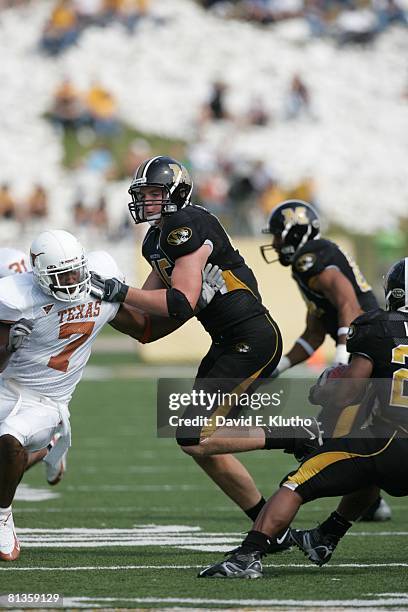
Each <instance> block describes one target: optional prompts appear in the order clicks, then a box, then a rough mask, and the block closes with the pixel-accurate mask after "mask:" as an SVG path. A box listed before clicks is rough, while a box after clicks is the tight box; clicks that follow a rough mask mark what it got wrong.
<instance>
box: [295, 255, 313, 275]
mask: <svg viewBox="0 0 408 612" xmlns="http://www.w3.org/2000/svg"><path fill="white" fill-rule="evenodd" d="M315 261H316V255H315V254H314V253H305V254H304V255H301V256H300V257H299V259H298V260H297V262H296V264H295V266H296V270H299V272H307V270H310V268H312V267H313V266H314V263H315Z"/></svg>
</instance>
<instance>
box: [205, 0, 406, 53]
mask: <svg viewBox="0 0 408 612" xmlns="http://www.w3.org/2000/svg"><path fill="white" fill-rule="evenodd" d="M200 3H201V5H202V6H203V7H204V8H206V9H209V10H212V11H214V12H215V13H216V14H217V15H220V16H222V17H225V18H232V19H241V20H247V21H253V22H256V23H258V24H261V25H269V24H273V23H276V22H279V21H283V20H287V19H292V18H296V17H297V18H299V17H300V18H304V19H305V21H306V23H307V24H308V27H309V32H310V35H311V36H329V37H333V38H334V39H335V40H337V42H338V43H339V45H344V44H346V43H362V44H366V43H369V42H371V41H372V40H373V39H374V38H375V37H376V36H377V34H379V33H380V32H382V31H384V30H385V29H386V28H388V26H390V25H392V24H394V23H400V24H403V25H406V26H407V25H408V12H407V11H406V10H405V9H404V5H403V4H402V3H400V0H362V1H361V0H200Z"/></svg>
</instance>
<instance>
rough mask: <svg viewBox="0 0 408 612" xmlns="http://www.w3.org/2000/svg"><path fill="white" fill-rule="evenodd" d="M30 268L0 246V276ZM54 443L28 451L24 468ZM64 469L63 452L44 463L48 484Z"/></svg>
mask: <svg viewBox="0 0 408 612" xmlns="http://www.w3.org/2000/svg"><path fill="white" fill-rule="evenodd" d="M29 270H31V266H30V263H29V260H28V258H27V256H26V254H25V253H24V252H23V251H20V249H15V248H13V247H2V248H0V278H4V277H5V276H12V275H13V274H23V273H24V272H28V271H29ZM55 441H56V440H55ZM53 444H54V440H52V441H51V443H50V445H49V447H50V448H49V449H48V448H43V449H41V450H39V451H35V452H33V453H28V457H27V464H26V470H27V469H28V468H30V467H31V466H33V465H35V464H36V463H38V462H39V461H41V460H42V459H43V458H44V457H46V455H47V454H48V451H49V450H50V449H51V447H52V446H53ZM65 469H66V457H65V454H64V456H63V457H62V458H61V461H60V462H59V464H58V465H56V466H53V465H50V464H49V463H46V474H45V475H46V479H47V482H48V484H50V485H56V484H58V483H59V482H60V480H61V478H62V476H63V474H64V472H65Z"/></svg>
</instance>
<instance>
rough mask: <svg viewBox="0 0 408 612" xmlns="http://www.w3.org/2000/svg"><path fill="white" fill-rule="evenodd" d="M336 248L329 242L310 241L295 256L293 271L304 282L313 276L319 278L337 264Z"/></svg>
mask: <svg viewBox="0 0 408 612" xmlns="http://www.w3.org/2000/svg"><path fill="white" fill-rule="evenodd" d="M335 249H336V246H335V245H334V244H332V243H331V242H328V241H324V242H323V241H316V243H314V241H312V240H311V241H310V242H309V243H308V244H306V245H305V246H304V247H303V248H302V249H301V251H300V253H299V254H295V257H294V260H293V264H292V267H293V271H294V272H295V274H296V275H298V276H300V277H301V278H302V280H304V281H306V282H307V281H309V280H310V279H311V278H313V276H317V275H318V274H320V273H321V272H323V270H325V269H326V268H328V267H329V266H334V265H336V264H335V259H336V257H335V255H336V253H335Z"/></svg>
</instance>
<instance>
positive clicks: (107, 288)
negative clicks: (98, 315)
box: [91, 272, 129, 302]
mask: <svg viewBox="0 0 408 612" xmlns="http://www.w3.org/2000/svg"><path fill="white" fill-rule="evenodd" d="M128 290H129V286H128V285H125V283H122V282H121V281H120V280H119V279H117V278H103V276H100V275H99V274H97V273H96V272H91V294H92V295H93V296H94V297H96V298H98V299H100V300H103V301H104V302H124V301H125V297H126V294H127V292H128Z"/></svg>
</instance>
